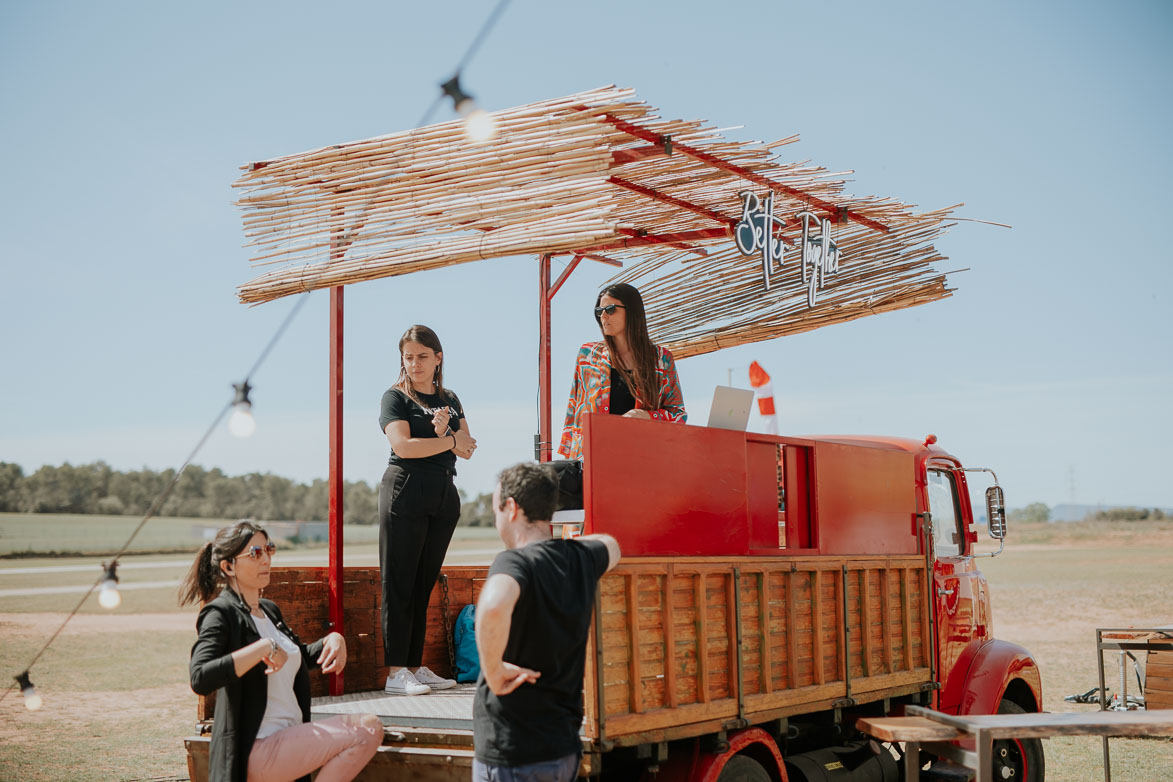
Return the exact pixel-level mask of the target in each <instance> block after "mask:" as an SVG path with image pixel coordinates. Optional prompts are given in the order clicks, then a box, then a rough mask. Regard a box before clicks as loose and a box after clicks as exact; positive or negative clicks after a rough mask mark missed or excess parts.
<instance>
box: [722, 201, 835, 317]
mask: <svg viewBox="0 0 1173 782" xmlns="http://www.w3.org/2000/svg"><path fill="white" fill-rule="evenodd" d="M738 195H740V196H741V219H740V220H739V221H738V222H737V224H736V225H735V226H734V227H733V241H734V243H735V244H736V245H737V250H738V252H740V253H741V254H742V255H745V256H751V255H754V254H755V253H761V258H762V276H763V278H764V279H765V283H766V290H770V272H771V267H772V266H773V264H777V265H778V267H779V268H781V266H782V265H783V264H784V263H785V245H784V244H783V243H782V237H781V236H776V235H775V233H774V232H775V229H780V228H782V226H784V225H785V224H786V221H785V220H783V219H782V218H781V217H778V216H776V215H775V214H774V194H773V193H768V194H766V196H765V198H761V199H759V198H758V197H757V196H756V195H754V194H753V193H752V192H750V191H748V190H743V191H742V192H741V193H739V194H738ZM795 217H796V218H797V219H798V220H799V222H801V223H802V239H801V246H800V249H801V251H802V258H801V262H800V263H801V266H802V283H803V285H805V286H807V287H806V301H807V305H808V306H811V307H813V306H815V303H816V302H817V301H818V292H819V290H820V289H821V288H822V287H823V285H824V284H826V281H827V276H828V275H831V274H835V273H837V272H838V271H839V245H838V244H837V243H836V242H835V238H834V237H833V236H832V235H831V221H830V219H828V218H823V219H822V220H820V219H819V218H818V216H816V215H815V214H814V213H812V212H808V211H806V210H803V211H801V212H799V213H798V214H796V215H795Z"/></svg>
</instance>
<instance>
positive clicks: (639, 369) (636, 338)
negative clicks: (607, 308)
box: [595, 282, 660, 410]
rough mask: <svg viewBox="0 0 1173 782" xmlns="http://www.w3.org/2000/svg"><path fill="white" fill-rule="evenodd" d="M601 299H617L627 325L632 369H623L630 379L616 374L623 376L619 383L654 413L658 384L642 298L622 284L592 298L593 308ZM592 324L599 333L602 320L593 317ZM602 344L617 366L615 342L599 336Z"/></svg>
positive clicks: (658, 396) (653, 349)
mask: <svg viewBox="0 0 1173 782" xmlns="http://www.w3.org/2000/svg"><path fill="white" fill-rule="evenodd" d="M604 296H610V297H611V298H613V299H619V301H620V302H621V303H622V304H623V311H624V313H625V314H626V316H627V319H626V321H625V322H626V324H627V326H626V334H627V344H628V346H629V347H630V348H631V357H632V359H633V362H634V363H635V366H633V367H627V368H628V369H630V370H631V374H632V376H631V377H630V378H629V377H628V375H627V373H625V372H620V373H619V374H620V375H622V376H623V381H624V382H625V383H626V384H627V389H628V390H629V391H631V395H632V396H633V397H635V398H636V399H637V400H639V401H640V402H643V404H644V407H646V408H647V409H649V410H655V409H657V408H659V406H660V384H659V382H658V381H657V380H656V358H657V356H656V346H655V345H653V344H652V339H651V337H649V336H648V319H647V314H646V312H645V311H644V300H643V297H642V296H640V295H639V291H638V290H636V288H635V286H633V285H628V284H627V283H625V282H620V283H616V284H615V285H608V286H607V287H606V288H603V290H601V291H599V295H598V297H597V298H596V299H595V306H596V307H598V306H599V302H601V301H602V300H603V297H604ZM595 322H596V323H598V324H599V330H600V331H602V330H603V320H602V318H600V317H599V316H598V315H596V316H595ZM603 341H604V342H606V343H607V352H608V353H610V354H611V361H612V362H613V363H615V364H618V363H619V351H618V350H617V349H616V348H615V340H613V339H612V338H611V337H610V336H608V335H607V334H603Z"/></svg>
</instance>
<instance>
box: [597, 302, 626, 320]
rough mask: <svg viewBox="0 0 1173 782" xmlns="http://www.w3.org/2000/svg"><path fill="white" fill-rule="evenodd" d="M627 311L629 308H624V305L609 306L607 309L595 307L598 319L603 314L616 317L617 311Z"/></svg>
mask: <svg viewBox="0 0 1173 782" xmlns="http://www.w3.org/2000/svg"><path fill="white" fill-rule="evenodd" d="M625 309H627V307H624V306H623V305H622V304H608V305H607V306H605V307H595V317H596V318H597V317H599V316H600V315H603V314H607V315H614V314H615V310H625Z"/></svg>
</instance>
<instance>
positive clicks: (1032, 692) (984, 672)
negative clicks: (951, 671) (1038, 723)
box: [957, 640, 1043, 714]
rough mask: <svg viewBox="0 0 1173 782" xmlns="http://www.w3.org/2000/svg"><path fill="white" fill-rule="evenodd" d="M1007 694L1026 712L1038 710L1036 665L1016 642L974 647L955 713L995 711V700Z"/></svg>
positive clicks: (1039, 688)
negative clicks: (975, 648) (973, 653)
mask: <svg viewBox="0 0 1173 782" xmlns="http://www.w3.org/2000/svg"><path fill="white" fill-rule="evenodd" d="M1007 697H1008V698H1009V699H1010V700H1012V701H1014V702H1015V703H1017V704H1018V705H1019V706H1021V707H1022V708H1024V709H1026V710H1027V711H1038V710H1039V709H1041V708H1042V703H1043V683H1042V678H1041V677H1040V676H1039V666H1038V663H1036V662H1035V658H1034V657H1032V656H1031V653H1030V652H1028V651H1027V650H1026V649H1024V648H1023V647H1021V646H1019V645H1018V644H1014V643H1010V642H1009V641H999V640H993V641H989V642H987V643H986V644H984V645H982V647H981V648H980V649H978V650H977V653H976V654H975V655H974V658H973V663H972V664H971V665H970V666H969V674H968V675H967V676H966V679H965V685H964V687H963V688H962V693H961V702H960V704H959V707H958V711H957V713H958V714H997V713H998V703H999V702H1001V701H1002V699H1003V698H1007ZM1032 700H1033V703H1032Z"/></svg>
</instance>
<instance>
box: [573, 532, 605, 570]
mask: <svg viewBox="0 0 1173 782" xmlns="http://www.w3.org/2000/svg"><path fill="white" fill-rule="evenodd" d="M574 542H575V543H578V544H579V545H580V546H585V547H586V550H587V551H588V552H590V555H591V562H592V563H594V566H595V576H596V577H597V578H602V576H603V574H604V573H606V572H607V565H609V564H611V555H610V554H609V553H608V552H607V544H606V543H603V542H602V541H601V540H576V541H574Z"/></svg>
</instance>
